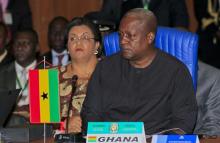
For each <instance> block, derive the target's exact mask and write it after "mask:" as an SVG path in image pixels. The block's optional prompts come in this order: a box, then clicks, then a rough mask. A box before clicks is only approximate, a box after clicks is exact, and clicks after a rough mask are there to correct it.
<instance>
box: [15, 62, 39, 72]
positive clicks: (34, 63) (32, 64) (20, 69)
mask: <svg viewBox="0 0 220 143" xmlns="http://www.w3.org/2000/svg"><path fill="white" fill-rule="evenodd" d="M36 65H37V60H34V61H33V62H32V63H31V64H29V65H28V66H26V67H25V69H26V71H29V70H33V69H35V67H36ZM15 69H16V71H22V70H23V69H24V67H22V66H21V65H20V64H19V63H17V62H16V61H15Z"/></svg>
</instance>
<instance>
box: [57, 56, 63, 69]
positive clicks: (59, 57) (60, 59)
mask: <svg viewBox="0 0 220 143" xmlns="http://www.w3.org/2000/svg"><path fill="white" fill-rule="evenodd" d="M63 57H64V55H63V54H62V55H57V58H58V66H61V65H62V60H63Z"/></svg>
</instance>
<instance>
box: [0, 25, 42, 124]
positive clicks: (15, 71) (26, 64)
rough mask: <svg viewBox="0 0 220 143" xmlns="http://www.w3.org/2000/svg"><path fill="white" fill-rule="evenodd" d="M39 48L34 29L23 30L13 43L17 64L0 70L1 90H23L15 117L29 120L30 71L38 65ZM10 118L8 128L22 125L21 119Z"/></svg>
mask: <svg viewBox="0 0 220 143" xmlns="http://www.w3.org/2000/svg"><path fill="white" fill-rule="evenodd" d="M37 46H38V36H37V33H36V32H35V31H34V30H32V29H27V30H21V31H18V32H17V33H16V34H15V38H14V41H13V53H14V57H15V62H11V63H9V64H7V65H4V67H2V68H1V69H0V89H4V90H13V89H20V88H21V89H22V93H21V97H19V101H18V103H17V107H16V109H15V111H14V112H13V114H14V115H19V116H24V117H25V118H29V109H28V104H29V97H28V70H30V69H34V68H35V67H36V65H37V60H36V49H37ZM13 117H15V116H12V118H9V121H8V123H7V126H14V125H19V124H25V123H24V122H23V123H21V122H20V121H21V120H20V119H19V120H17V119H14V118H13Z"/></svg>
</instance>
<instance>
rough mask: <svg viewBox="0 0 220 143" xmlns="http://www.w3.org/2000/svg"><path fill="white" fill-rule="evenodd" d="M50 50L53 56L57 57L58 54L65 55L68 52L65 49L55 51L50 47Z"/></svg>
mask: <svg viewBox="0 0 220 143" xmlns="http://www.w3.org/2000/svg"><path fill="white" fill-rule="evenodd" d="M51 52H52V56H53V57H57V56H58V55H67V54H68V52H67V50H64V51H63V52H61V53H57V52H56V51H55V50H53V49H52V50H51Z"/></svg>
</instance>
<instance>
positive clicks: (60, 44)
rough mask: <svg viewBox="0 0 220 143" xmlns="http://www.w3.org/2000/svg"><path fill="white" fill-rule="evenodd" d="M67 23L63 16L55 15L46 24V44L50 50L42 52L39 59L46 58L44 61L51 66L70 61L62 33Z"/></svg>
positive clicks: (65, 63) (62, 64)
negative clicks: (47, 24)
mask: <svg viewBox="0 0 220 143" xmlns="http://www.w3.org/2000/svg"><path fill="white" fill-rule="evenodd" d="M67 24H68V20H67V19H66V18H65V17H62V16H58V17H55V18H54V19H53V20H52V21H51V22H50V23H49V26H48V45H49V48H50V51H49V52H47V53H45V54H43V55H42V56H41V57H40V59H41V60H43V58H44V57H45V58H46V61H47V62H49V63H51V64H52V65H53V66H64V65H67V64H68V63H69V62H70V57H69V54H68V51H67V48H66V45H65V41H64V34H65V29H66V26H67Z"/></svg>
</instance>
